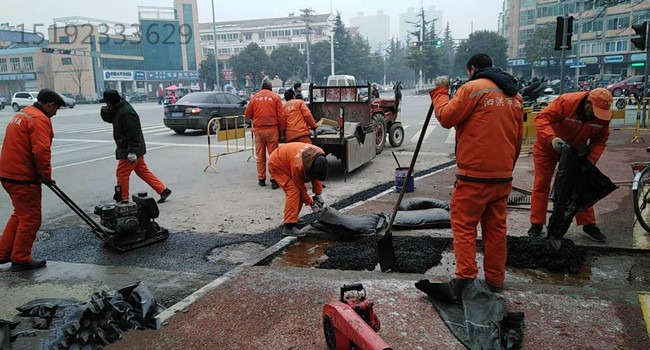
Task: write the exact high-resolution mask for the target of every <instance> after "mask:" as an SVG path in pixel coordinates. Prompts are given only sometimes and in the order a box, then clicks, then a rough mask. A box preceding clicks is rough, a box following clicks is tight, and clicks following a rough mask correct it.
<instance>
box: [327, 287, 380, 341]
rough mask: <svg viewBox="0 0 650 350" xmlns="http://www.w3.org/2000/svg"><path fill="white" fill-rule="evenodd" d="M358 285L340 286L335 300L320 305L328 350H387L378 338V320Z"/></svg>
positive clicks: (364, 291) (370, 302)
mask: <svg viewBox="0 0 650 350" xmlns="http://www.w3.org/2000/svg"><path fill="white" fill-rule="evenodd" d="M372 307H373V303H372V301H370V300H368V299H366V290H365V289H364V288H363V285H362V284H361V283H355V284H350V285H344V286H343V287H341V298H340V300H339V301H335V302H331V303H328V304H325V306H323V331H324V332H325V342H326V343H327V348H328V349H329V350H353V349H364V350H391V347H390V346H388V344H386V342H385V341H384V340H383V339H381V337H379V335H378V334H377V332H379V329H380V328H381V324H380V323H379V317H377V315H376V314H375V312H374V311H373V309H372Z"/></svg>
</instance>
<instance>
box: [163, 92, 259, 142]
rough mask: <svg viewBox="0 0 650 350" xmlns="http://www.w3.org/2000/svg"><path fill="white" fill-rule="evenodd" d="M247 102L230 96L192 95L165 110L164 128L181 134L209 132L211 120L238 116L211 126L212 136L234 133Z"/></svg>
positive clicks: (225, 94) (227, 93) (197, 93)
mask: <svg viewBox="0 0 650 350" xmlns="http://www.w3.org/2000/svg"><path fill="white" fill-rule="evenodd" d="M245 110H246V101H245V100H242V99H241V98H239V97H238V96H237V95H235V94H232V93H229V92H221V91H206V92H193V93H190V94H188V95H186V96H183V98H181V99H180V100H178V101H176V103H174V104H172V105H168V106H165V117H164V118H163V122H164V123H165V126H166V127H168V128H170V129H172V130H174V131H175V132H176V133H177V134H182V133H184V132H185V130H187V129H198V130H206V129H207V126H208V123H209V122H210V120H211V119H212V118H222V117H231V116H239V117H238V118H233V119H227V123H226V119H224V120H222V121H220V122H219V123H212V130H210V133H211V134H215V133H216V132H217V131H219V129H226V127H228V128H229V129H232V128H234V127H235V124H237V125H242V124H244V123H245V121H244V111H245Z"/></svg>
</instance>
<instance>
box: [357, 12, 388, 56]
mask: <svg viewBox="0 0 650 350" xmlns="http://www.w3.org/2000/svg"><path fill="white" fill-rule="evenodd" d="M350 26H351V27H358V28H359V34H361V35H362V36H363V37H365V38H366V39H367V40H368V43H369V44H370V50H371V51H373V52H374V51H376V50H380V49H381V48H386V47H387V46H388V42H389V41H390V17H389V16H388V15H385V14H384V11H377V14H375V15H371V16H366V15H364V13H363V12H359V13H358V14H357V16H356V17H352V18H350ZM380 51H381V50H380Z"/></svg>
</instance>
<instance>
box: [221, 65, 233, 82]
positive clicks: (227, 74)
mask: <svg viewBox="0 0 650 350" xmlns="http://www.w3.org/2000/svg"><path fill="white" fill-rule="evenodd" d="M221 74H223V79H224V80H235V72H234V71H233V70H232V69H230V68H228V69H226V68H224V69H222V70H221Z"/></svg>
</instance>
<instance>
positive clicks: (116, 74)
mask: <svg viewBox="0 0 650 350" xmlns="http://www.w3.org/2000/svg"><path fill="white" fill-rule="evenodd" d="M104 80H108V81H115V80H127V81H129V80H133V71H132V70H105V71H104Z"/></svg>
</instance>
